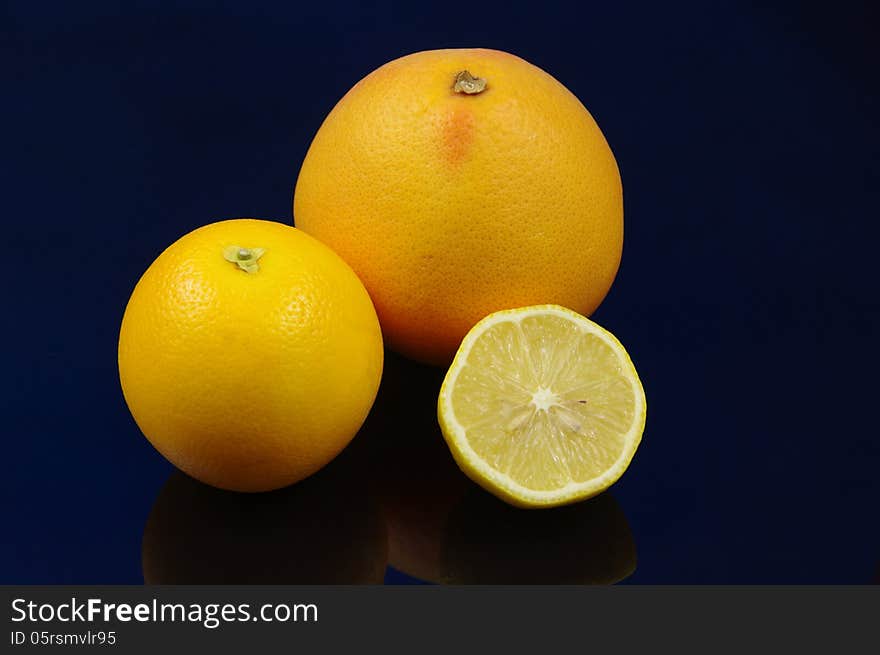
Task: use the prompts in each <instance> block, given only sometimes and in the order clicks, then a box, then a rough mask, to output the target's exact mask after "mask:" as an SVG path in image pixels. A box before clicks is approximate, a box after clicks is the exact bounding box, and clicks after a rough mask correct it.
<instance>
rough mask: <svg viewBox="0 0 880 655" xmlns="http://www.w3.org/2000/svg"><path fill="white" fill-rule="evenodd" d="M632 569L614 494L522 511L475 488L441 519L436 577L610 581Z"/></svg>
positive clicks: (629, 542)
mask: <svg viewBox="0 0 880 655" xmlns="http://www.w3.org/2000/svg"><path fill="white" fill-rule="evenodd" d="M635 568H636V545H635V541H634V540H633V536H632V532H631V531H630V528H629V524H628V523H627V520H626V517H625V516H624V514H623V511H622V510H621V509H620V506H619V505H618V504H617V501H615V500H614V497H613V496H612V495H611V494H610V493H608V492H605V493H603V494H601V495H599V496H596V497H595V498H592V499H590V500H587V501H584V502H581V503H578V504H576V505H570V506H567V507H559V508H555V509H548V510H534V511H524V510H520V509H516V508H513V507H510V506H509V505H506V504H504V503H503V502H501V501H499V500H498V499H496V498H494V497H493V496H490V495H488V494H486V493H485V492H483V491H482V490H480V491H477V490H474V491H473V492H471V493H468V495H467V496H466V497H465V498H464V499H463V500H462V502H461V503H459V505H458V506H457V507H455V508H454V509H453V510H452V512H451V513H450V515H449V519H448V522H447V525H446V543H445V544H444V549H443V557H442V573H441V581H442V582H446V583H450V584H613V583H615V582H619V581H620V580H623V579H624V578H626V577H628V576H629V575H631V574H632V572H633V571H635Z"/></svg>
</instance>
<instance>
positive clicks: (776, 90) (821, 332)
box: [0, 0, 880, 584]
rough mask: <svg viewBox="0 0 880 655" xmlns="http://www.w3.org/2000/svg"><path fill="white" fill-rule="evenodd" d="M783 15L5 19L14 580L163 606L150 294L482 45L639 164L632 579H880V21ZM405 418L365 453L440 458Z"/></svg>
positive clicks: (760, 11)
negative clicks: (308, 158) (325, 144)
mask: <svg viewBox="0 0 880 655" xmlns="http://www.w3.org/2000/svg"><path fill="white" fill-rule="evenodd" d="M764 4H765V3H748V2H738V3H728V2H718V3H703V2H681V3H676V2H672V3H648V2H645V3H633V2H601V3H600V2H586V3H577V4H574V3H572V4H571V5H563V4H556V3H552V2H540V3H534V4H529V5H524V4H522V5H517V4H515V3H465V4H460V5H459V4H456V3H454V2H447V3H438V4H431V3H425V2H419V3H400V4H395V3H388V2H377V3H369V2H354V1H346V2H339V1H333V0H329V1H324V2H316V3H303V4H302V5H300V4H299V3H278V4H275V5H272V4H263V3H258V2H248V3H244V2H240V3H232V2H213V3H201V2H177V3H169V4H167V5H158V4H154V3H145V2H124V3H106V2H90V3H63V4H62V3H58V4H57V5H53V4H52V3H29V2H14V3H7V4H5V5H3V6H2V7H0V76H2V77H0V80H2V89H3V100H2V103H0V134H2V148H0V151H2V160H0V161H2V190H3V193H2V205H0V207H2V216H3V239H4V252H5V254H4V256H3V268H4V271H3V275H2V277H3V286H4V294H3V295H4V321H3V322H4V326H5V330H4V331H5V333H6V336H5V338H4V343H5V344H6V347H5V348H4V351H5V352H4V363H5V375H4V376H3V392H2V395H0V402H2V403H3V424H2V435H3V437H2V438H3V442H2V444H3V447H2V451H0V453H2V455H0V466H2V475H0V489H2V494H3V496H2V498H3V516H2V519H3V527H2V539H0V582H2V583H139V582H141V581H142V579H143V578H142V573H141V540H142V536H143V533H144V525H145V522H146V519H147V516H148V514H149V512H150V509H151V507H152V506H153V503H154V501H155V499H156V497H157V495H158V494H159V491H160V489H161V488H162V487H163V485H164V484H165V482H166V480H168V478H169V476H170V475H171V473H172V468H171V466H170V465H169V464H168V463H167V462H165V461H164V460H163V459H162V458H161V457H160V456H159V455H158V454H157V453H156V452H155V451H154V450H153V449H152V448H151V447H150V446H149V444H148V442H147V441H146V440H145V439H144V438H143V437H142V436H141V435H140V433H139V431H138V430H137V427H136V426H135V424H134V422H133V421H132V419H131V417H130V415H129V414H128V411H127V409H126V407H125V404H124V402H123V399H122V395H121V392H120V389H119V383H118V379H117V372H116V339H117V331H118V326H119V322H120V319H121V317H122V312H123V309H124V307H125V303H126V300H127V298H128V295H129V294H130V292H131V290H132V288H133V286H134V284H135V283H136V281H137V279H138V277H139V276H140V274H141V273H142V272H143V271H144V270H145V269H146V267H147V266H148V265H149V264H150V262H152V260H153V259H154V258H155V257H156V256H157V255H158V253H159V252H161V250H162V249H164V248H165V247H166V246H167V245H168V244H170V243H171V242H172V241H174V240H175V239H177V238H178V237H180V236H181V235H183V234H184V233H186V232H188V231H189V230H191V229H193V228H196V227H198V226H200V225H203V224H205V223H208V222H212V221H214V220H218V219H221V218H230V217H238V216H253V217H260V218H271V219H277V220H280V221H285V222H289V221H290V218H291V217H290V208H291V198H292V192H293V187H294V183H295V180H296V175H297V171H298V169H299V165H300V163H301V161H302V158H303V156H304V155H305V152H306V149H307V147H308V145H309V142H310V139H311V137H312V136H313V135H314V133H315V131H316V130H317V128H318V127H319V125H320V123H321V121H322V119H323V117H324V116H325V115H326V113H327V112H328V111H329V110H330V109H331V108H332V106H333V105H334V103H335V102H336V101H337V100H338V99H339V98H340V97H341V96H342V94H343V93H344V92H345V91H346V90H348V88H350V87H351V86H352V85H353V84H354V83H355V82H356V81H357V80H358V79H360V78H361V77H362V76H364V75H365V74H367V73H368V72H370V71H371V70H373V69H374V68H376V67H378V66H379V65H381V64H383V63H384V62H386V61H388V60H390V59H393V58H395V57H398V56H401V55H404V54H407V53H410V52H414V51H417V50H424V49H430V48H440V47H465V46H482V47H492V48H498V49H502V50H507V51H510V52H513V53H515V54H518V55H520V56H522V57H524V58H525V59H527V60H529V61H531V62H532V63H534V64H536V65H538V66H540V67H542V68H544V69H545V70H547V71H548V72H550V73H551V74H553V75H554V76H555V77H556V78H557V79H559V80H560V81H561V82H562V83H563V84H565V85H566V86H567V87H568V88H569V89H570V90H571V91H572V92H574V93H575V94H576V95H577V96H578V97H579V98H580V99H581V100H582V101H583V102H584V104H585V105H586V106H587V107H588V108H589V109H590V111H591V113H592V114H593V116H594V117H595V118H596V120H597V122H598V123H599V125H600V127H601V128H602V130H603V132H604V133H605V135H606V137H607V139H608V141H609V143H610V145H611V147H612V149H613V150H614V153H615V155H616V157H617V160H618V163H619V166H620V170H621V175H622V179H623V184H624V197H625V211H626V231H627V236H626V244H625V250H624V256H623V262H622V266H621V269H620V273H619V275H618V277H617V280H616V282H615V285H614V287H613V289H612V291H611V293H610V294H609V296H608V298H607V299H606V301H605V302H604V304H603V305H602V306H601V308H600V309H599V310H598V311H597V313H596V314H595V315H594V318H595V319H596V320H597V321H598V322H599V323H601V324H603V325H605V326H606V327H608V328H609V329H611V330H612V331H613V332H614V333H615V334H617V335H618V337H619V338H620V339H621V341H622V342H623V343H624V344H625V345H626V346H627V348H628V350H629V351H630V353H631V355H632V357H633V360H634V361H635V363H636V365H637V366H638V369H639V372H640V374H641V376H642V380H643V382H644V385H645V389H646V393H647V396H648V400H649V408H650V410H649V418H648V424H647V429H646V432H645V436H644V441H643V443H642V446H641V448H640V450H639V452H638V454H637V456H636V458H635V460H634V461H633V464H632V466H631V467H630V469H629V471H628V472H627V473H626V475H625V476H624V477H623V479H622V480H621V481H620V482H619V483H618V484H617V485H615V487H614V488H613V492H612V493H613V497H614V499H615V500H616V502H617V504H618V505H619V507H620V508H621V510H622V512H623V513H624V514H625V516H626V520H627V521H628V523H629V526H630V529H631V532H632V538H633V540H634V542H635V544H636V547H637V551H638V566H637V568H636V570H635V572H634V573H633V574H632V575H631V576H630V577H629V578H627V582H631V583H646V584H652V583H868V582H871V581H872V580H875V581H876V579H877V576H880V570H878V563H880V521H878V504H880V502H878V501H880V482H878V480H880V476H878V470H880V441H878V430H877V423H876V412H877V399H876V396H877V381H876V377H875V370H876V366H877V364H878V361H877V360H878V358H877V355H878V347H877V327H878V320H877V319H878V289H877V278H878V275H877V272H876V266H877V264H876V262H877V258H876V252H877V247H878V246H877V244H878V236H880V235H878V218H880V215H878V211H877V210H878V206H880V203H878V195H880V192H878V188H880V174H878V154H880V149H878V145H880V120H878V95H880V93H878V85H877V79H876V71H877V67H878V64H880V57H878V53H880V48H878V45H877V43H878V41H877V26H878V24H880V23H878V20H877V19H878V13H877V10H876V9H873V8H871V3H868V2H864V3H849V4H847V3H842V4H841V3H833V4H828V3H818V2H815V3H811V2H807V3H790V4H777V5H776V8H774V9H768V8H766V7H764V6H763V5H764ZM304 79H307V80H308V84H307V85H306V84H304V82H303V80H304ZM524 228H525V229H527V226H524ZM392 361H393V360H392ZM389 371H390V373H389V375H391V374H393V375H396V376H398V382H400V381H401V380H402V381H404V382H405V381H406V380H407V379H408V377H409V376H422V377H425V376H427V378H428V382H426V383H425V385H423V386H424V387H425V388H427V392H425V394H424V397H423V398H421V399H410V400H409V401H408V403H409V404H413V403H415V402H416V401H418V402H420V403H423V404H426V405H427V406H431V409H433V402H434V398H433V397H432V394H433V393H435V391H436V390H435V389H433V388H432V387H431V384H432V382H431V381H430V380H431V373H430V372H427V373H426V372H425V371H423V370H421V369H418V367H413V366H410V365H407V364H406V363H404V362H399V361H398V362H396V363H395V365H394V366H393V367H390V368H389ZM388 378H389V376H386V382H387V381H388ZM384 384H385V383H384V382H383V393H385V394H386V395H387V394H388V393H390V392H388V391H386V390H385V389H384ZM389 384H390V385H393V384H394V381H393V380H392V382H390V383H389ZM403 386H404V387H406V386H407V385H406V384H404V385H403ZM401 393H404V395H405V393H406V392H401ZM406 404H407V403H401V402H385V403H384V404H380V405H377V411H378V409H380V408H381V409H382V411H384V412H388V414H389V415H388V416H386V417H382V423H381V424H382V426H383V427H382V430H379V432H383V431H384V432H385V433H387V435H391V436H387V435H386V436H384V437H383V435H382V434H379V435H378V436H377V435H372V436H370V437H369V438H368V437H358V438H357V439H356V440H355V444H356V445H358V446H359V447H361V448H362V449H363V448H366V446H364V444H368V443H369V439H372V440H373V441H381V440H382V439H383V438H387V439H391V438H401V435H403V438H406V439H409V438H410V436H411V438H412V439H418V438H421V437H420V436H419V435H415V434H412V435H411V431H410V430H409V429H408V425H409V423H408V422H407V421H406V420H404V419H406V410H405V409H404V408H403V407H404V405H406ZM395 412H398V414H399V415H396V414H395ZM375 413H376V412H374V414H375ZM370 420H371V421H374V422H375V421H376V420H377V419H376V417H375V416H371V419H370ZM429 424H430V420H428V421H427V422H426V424H425V425H426V426H427V427H426V428H425V433H426V434H425V436H424V438H425V439H429V440H435V441H436V439H437V435H436V434H434V433H433V432H432V429H433V428H432V426H430V425H429ZM395 435H396V436H395ZM352 453H355V454H356V453H357V451H356V449H354V447H353V449H352ZM349 455H350V457H349V459H351V457H353V455H352V454H351V453H349ZM404 465H405V462H401V463H399V464H395V466H401V467H403V466H404ZM389 466H390V465H388V464H386V465H384V466H383V464H382V463H381V462H380V461H378V460H377V459H376V458H372V459H371V458H369V457H368V458H366V459H365V460H363V464H362V465H361V466H354V467H353V468H355V469H358V470H359V471H360V474H362V475H364V476H365V477H366V478H376V477H383V476H386V474H387V473H388V467H389ZM340 493H341V492H340ZM400 493H401V495H406V491H405V489H403V490H402V491H401V492H400ZM340 507H344V505H340ZM339 511H344V510H339ZM285 520H290V521H292V522H296V517H292V518H290V519H287V518H285ZM511 520H516V519H511ZM327 523H328V525H332V524H333V519H332V517H328V520H327ZM554 538H555V539H558V540H562V541H564V540H565V539H566V534H565V531H562V532H561V533H560V534H558V535H555V536H554ZM480 547H488V546H486V545H485V544H484V545H482V546H480ZM498 547H499V548H503V547H504V545H503V544H502V545H498ZM230 557H232V558H234V557H235V555H234V554H233V555H231V556H230ZM536 557H537V555H536ZM532 564H534V565H536V566H537V567H538V568H540V564H541V563H540V562H532ZM386 578H387V580H388V581H391V582H406V581H411V580H410V578H409V577H408V576H406V575H404V574H401V573H398V572H395V571H394V570H389V572H388V574H387V575H386Z"/></svg>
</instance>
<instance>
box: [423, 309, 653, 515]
mask: <svg viewBox="0 0 880 655" xmlns="http://www.w3.org/2000/svg"><path fill="white" fill-rule="evenodd" d="M645 411H646V403H645V392H644V390H643V388H642V383H641V381H640V380H639V376H638V374H637V373H636V369H635V367H634V366H633V364H632V361H630V358H629V355H628V354H627V352H626V350H624V348H623V346H622V345H621V344H620V342H619V341H618V340H617V339H616V338H615V337H614V335H613V334H611V333H610V332H608V331H607V330H605V329H603V328H601V327H599V326H598V325H596V324H595V323H593V322H592V321H591V320H589V319H587V318H585V317H583V316H581V315H580V314H576V313H575V312H573V311H571V310H569V309H565V308H564V307H559V306H557V305H538V306H535V307H523V308H521V309H513V310H506V311H501V312H496V313H494V314H490V315H489V316H487V317H486V318H484V319H483V320H482V321H480V322H479V323H477V324H476V325H475V326H474V327H473V328H472V329H471V331H470V332H468V334H467V336H466V337H465V338H464V341H462V343H461V346H460V348H459V350H458V353H457V354H456V356H455V359H454V361H453V362H452V366H451V367H450V368H449V371H448V372H447V374H446V378H445V380H444V381H443V386H442V387H441V389H440V397H439V399H438V403H437V415H438V418H439V420H440V427H441V428H442V430H443V436H444V437H445V438H446V442H447V444H448V445H449V448H450V450H451V451H452V455H453V457H455V461H456V462H457V463H458V465H459V467H460V468H461V469H462V471H464V473H465V474H466V475H467V476H468V477H469V478H471V479H472V480H473V481H474V482H476V483H477V484H479V485H480V486H482V487H483V488H485V489H486V490H487V491H489V492H491V493H493V494H495V495H496V496H498V497H499V498H501V499H502V500H505V501H507V502H509V503H511V504H512V505H517V506H519V507H553V506H557V505H566V504H569V503H574V502H577V501H580V500H584V499H586V498H590V497H592V496H595V495H596V494H598V493H601V492H602V491H604V490H605V489H607V488H608V487H610V486H611V485H612V484H614V483H615V482H616V481H617V480H618V479H619V478H620V476H621V475H623V472H624V471H625V470H626V468H627V466H629V463H630V461H631V460H632V457H633V455H634V454H635V452H636V448H638V445H639V442H640V441H641V438H642V432H643V430H644V428H645Z"/></svg>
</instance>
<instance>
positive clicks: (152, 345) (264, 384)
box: [119, 219, 383, 491]
mask: <svg viewBox="0 0 880 655" xmlns="http://www.w3.org/2000/svg"><path fill="white" fill-rule="evenodd" d="M382 361H383V349H382V336H381V332H380V329H379V323H378V320H377V318H376V313H375V310H374V309H373V305H372V303H371V302H370V298H369V296H368V295H367V292H366V290H365V289H364V287H363V285H362V284H361V283H360V281H359V280H358V278H357V276H356V275H355V274H354V272H353V271H352V270H351V269H350V268H349V267H348V266H347V265H346V264H345V262H343V261H342V260H341V259H340V258H339V257H338V256H337V255H335V254H334V253H333V252H332V251H331V250H330V249H329V248H327V246H325V245H323V244H321V243H319V242H318V241H317V240H315V239H313V238H312V237H310V236H309V235H307V234H305V233H304V232H301V231H299V230H297V229H295V228H293V227H290V226H286V225H282V224H281V223H274V222H270V221H260V220H253V219H238V220H229V221H221V222H218V223H213V224H211V225H207V226H205V227H202V228H199V229H197V230H195V231H193V232H191V233H189V234H187V235H186V236H184V237H183V238H181V239H180V240H178V241H177V242H176V243H174V244H172V245H171V246H170V247H169V248H168V249H167V250H165V251H164V252H163V253H162V254H161V255H160V256H159V257H158V259H156V261H155V262H153V264H152V265H151V266H150V267H149V268H148V269H147V271H146V273H144V275H143V277H142V278H141V279H140V281H139V282H138V283H137V286H136V287H135V289H134V292H133V293H132V295H131V299H130V300H129V302H128V306H127V307H126V309H125V315H124V317H123V319H122V327H121V330H120V334H119V377H120V381H121V383H122V391H123V394H124V396H125V400H126V402H127V403H128V407H129V409H130V410H131V413H132V415H133V416H134V419H135V421H136V422H137V424H138V426H139V427H140V429H141V431H142V432H143V433H144V435H146V437H147V439H149V440H150V442H151V443H152V444H153V446H155V448H156V449H157V450H158V451H159V452H160V453H162V455H164V456H165V457H166V458H167V459H168V460H170V461H171V462H172V463H173V464H175V465H176V466H177V467H178V468H180V469H182V470H183V471H185V472H186V473H188V474H190V475H191V476H193V477H195V478H197V479H199V480H201V481H202V482H206V483H208V484H211V485H214V486H217V487H222V488H224V489H231V490H235V491H266V490H269V489H276V488H278V487H283V486H285V485H288V484H291V483H293V482H296V481H298V480H301V479H302V478H305V477H307V476H308V475H311V474H312V473H314V472H315V471H317V470H318V469H320V468H321V467H322V466H324V465H325V464H327V462H329V461H330V460H331V459H333V458H334V457H335V456H336V455H337V454H338V453H339V452H340V451H341V450H342V449H343V448H344V447H345V446H346V445H347V444H348V443H349V441H350V440H351V439H352V437H353V436H354V434H355V433H356V432H357V430H358V428H359V427H360V426H361V424H362V423H363V421H364V419H365V417H366V416H367V413H368V412H369V410H370V407H371V405H372V403H373V399H374V398H375V396H376V390H377V388H378V386H379V379H380V377H381V374H382Z"/></svg>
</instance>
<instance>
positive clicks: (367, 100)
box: [293, 49, 623, 364]
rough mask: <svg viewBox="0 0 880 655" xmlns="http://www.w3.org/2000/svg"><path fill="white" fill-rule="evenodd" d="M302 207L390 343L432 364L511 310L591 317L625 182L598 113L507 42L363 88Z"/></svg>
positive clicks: (301, 191) (447, 55)
mask: <svg viewBox="0 0 880 655" xmlns="http://www.w3.org/2000/svg"><path fill="white" fill-rule="evenodd" d="M293 211H294V220H295V223H296V225H297V227H299V228H301V229H302V230H304V231H306V232H308V233H309V234H312V235H314V236H315V237H317V238H318V239H320V240H321V241H323V242H324V243H326V244H328V245H329V246H330V247H331V248H333V250H334V251H336V252H337V253H338V254H339V255H340V256H341V257H342V258H343V259H345V260H346V261H347V262H348V263H349V264H350V265H351V266H352V268H353V269H354V270H355V271H356V272H357V273H358V275H359V276H360V278H361V279H362V280H363V282H364V284H365V286H366V287H367V289H368V290H369V292H370V295H371V297H372V299H373V302H374V303H375V306H376V311H377V313H378V315H379V320H380V322H381V324H382V329H383V334H384V336H385V339H386V342H387V343H388V344H389V345H390V346H391V347H392V348H393V349H395V350H397V351H399V352H401V353H402V354H404V355H407V356H409V357H412V358H415V359H417V360H421V361H424V362H429V363H434V364H448V363H449V362H450V361H451V359H452V356H453V355H454V353H455V351H456V349H457V348H458V346H459V344H460V342H461V340H462V338H463V337H464V335H465V334H466V333H467V331H468V330H469V329H470V328H471V327H472V326H473V325H474V324H475V323H476V322H477V321H478V320H480V319H481V318H483V317H484V316H486V315H487V314H489V313H491V312H494V311H497V310H502V309H510V308H514V307H522V306H528V305H535V304H547V303H552V304H558V305H563V306H565V307H568V308H570V309H573V310H575V311H577V312H579V313H581V314H584V315H589V314H590V313H591V312H593V311H594V310H595V309H596V307H598V305H599V303H600V302H601V301H602V299H603V298H604V297H605V295H606V293H607V292H608V289H609V287H610V286H611V283H612V281H613V280H614V277H615V275H616V273H617V269H618V265H619V262H620V256H621V250H622V246H623V200H622V189H621V182H620V176H619V173H618V169H617V164H616V162H615V159H614V156H613V154H612V152H611V150H610V148H609V146H608V144H607V142H606V140H605V138H604V136H603V135H602V132H601V131H600V130H599V128H598V126H597V125H596V122H595V121H594V120H593V118H592V117H591V116H590V114H589V112H588V111H587V110H586V109H585V108H584V106H583V105H582V104H581V103H580V101H579V100H578V99H577V98H576V97H575V96H574V95H573V94H572V93H571V92H569V91H568V90H567V89H566V88H565V87H564V86H563V85H562V84H561V83H559V82H558V81H557V80H556V79H554V78H553V77H551V76H550V75H549V74H547V73H545V72H544V71H542V70H541V69H539V68H537V67H535V66H533V65H532V64H530V63H528V62H526V61H524V60H522V59H520V58H518V57H515V56H514V55H511V54H507V53H504V52H499V51H495V50H481V49H473V50H433V51H427V52H419V53H416V54H412V55H409V56H406V57H403V58H400V59H397V60H395V61H392V62H390V63H388V64H385V65H384V66H382V67H381V68H379V69H377V70H376V71H374V72H372V73H370V74H369V75H368V76H367V77H365V78H364V79H362V80H361V81H360V82H358V83H357V84H356V85H355V86H354V87H353V88H352V89H351V90H350V91H349V92H348V93H347V94H346V95H345V97H343V98H342V99H341V100H340V101H339V103H338V104H337V105H336V107H334V108H333V110H332V111H331V112H330V114H329V115H328V116H327V118H326V120H325V121H324V123H323V125H322V126H321V128H320V129H319V131H318V133H317V134H316V135H315V138H314V141H313V142H312V144H311V147H310V148H309V151H308V153H307V155H306V157H305V161H304V162H303V166H302V170H301V171H300V174H299V178H298V180H297V184H296V191H295V195H294V202H293Z"/></svg>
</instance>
